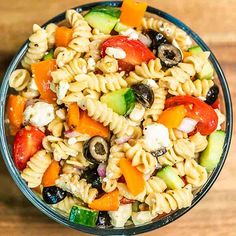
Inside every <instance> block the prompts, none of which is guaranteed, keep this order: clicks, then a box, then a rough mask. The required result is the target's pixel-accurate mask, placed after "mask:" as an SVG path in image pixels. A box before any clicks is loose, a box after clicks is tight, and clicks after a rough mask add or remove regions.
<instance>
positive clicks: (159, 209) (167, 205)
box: [145, 184, 193, 214]
mask: <svg viewBox="0 0 236 236" xmlns="http://www.w3.org/2000/svg"><path fill="white" fill-rule="evenodd" d="M192 200H193V194H192V187H191V185H190V184H188V185H186V186H185V187H184V188H183V189H175V190H168V191H167V192H166V193H150V194H149V195H148V196H147V198H146V200H145V202H146V203H147V204H148V205H149V207H150V210H151V212H152V213H153V214H162V213H170V212H171V211H175V210H177V209H181V208H185V207H189V206H190V205H191V203H192Z"/></svg>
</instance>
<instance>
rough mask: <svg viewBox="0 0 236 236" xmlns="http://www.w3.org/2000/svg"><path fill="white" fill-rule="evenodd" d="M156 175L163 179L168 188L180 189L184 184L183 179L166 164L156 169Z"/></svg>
mask: <svg viewBox="0 0 236 236" xmlns="http://www.w3.org/2000/svg"><path fill="white" fill-rule="evenodd" d="M157 176H158V177H159V178H161V179H163V180H164V182H165V183H166V185H167V187H168V188H169V189H181V188H182V187H183V186H184V182H183V180H182V179H181V178H180V177H179V176H178V174H177V173H176V172H175V170H174V168H173V167H171V166H166V167H164V168H163V169H161V170H160V171H158V172H157Z"/></svg>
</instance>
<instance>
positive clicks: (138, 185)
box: [119, 157, 145, 196]
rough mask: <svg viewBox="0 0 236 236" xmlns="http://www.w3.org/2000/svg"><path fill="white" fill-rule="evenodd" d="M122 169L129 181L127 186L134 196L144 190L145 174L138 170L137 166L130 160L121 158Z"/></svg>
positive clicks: (126, 179)
mask: <svg viewBox="0 0 236 236" xmlns="http://www.w3.org/2000/svg"><path fill="white" fill-rule="evenodd" d="M119 164H120V169H121V172H122V174H123V176H124V178H125V181H126V183H127V188H128V190H129V191H130V193H131V194H133V195H134V196H136V195H138V194H140V193H141V192H143V191H144V188H145V181H144V178H143V174H142V173H141V172H140V171H138V170H137V168H136V167H134V166H132V163H131V161H130V160H128V159H126V158H124V157H123V158H121V160H120V163H119Z"/></svg>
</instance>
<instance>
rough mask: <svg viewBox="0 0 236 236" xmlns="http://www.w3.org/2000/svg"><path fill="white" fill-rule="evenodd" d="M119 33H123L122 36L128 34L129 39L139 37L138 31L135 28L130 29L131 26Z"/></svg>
mask: <svg viewBox="0 0 236 236" xmlns="http://www.w3.org/2000/svg"><path fill="white" fill-rule="evenodd" d="M120 34H121V35H124V36H128V37H129V39H134V40H137V39H138V38H139V33H138V32H137V31H136V30H134V29H132V28H129V29H127V30H124V31H121V32H120Z"/></svg>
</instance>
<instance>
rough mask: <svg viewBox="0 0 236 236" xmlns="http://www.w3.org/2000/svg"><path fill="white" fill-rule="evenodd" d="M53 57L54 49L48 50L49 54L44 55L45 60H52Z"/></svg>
mask: <svg viewBox="0 0 236 236" xmlns="http://www.w3.org/2000/svg"><path fill="white" fill-rule="evenodd" d="M53 57H54V51H53V49H51V50H50V51H49V52H48V54H46V55H45V56H44V57H43V60H44V61H47V60H51V59H53Z"/></svg>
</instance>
